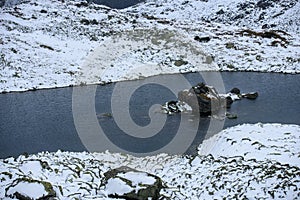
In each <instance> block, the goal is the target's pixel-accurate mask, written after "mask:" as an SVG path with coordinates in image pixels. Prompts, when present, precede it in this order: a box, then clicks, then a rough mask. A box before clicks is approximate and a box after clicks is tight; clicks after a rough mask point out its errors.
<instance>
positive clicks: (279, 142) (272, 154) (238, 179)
mask: <svg viewBox="0 0 300 200" xmlns="http://www.w3.org/2000/svg"><path fill="white" fill-rule="evenodd" d="M299 142H300V126H296V125H280V124H260V123H259V124H254V125H253V124H244V125H239V126H236V127H232V128H229V129H226V130H224V131H222V132H220V133H219V134H217V135H215V136H214V137H212V138H211V139H209V140H207V141H205V142H204V143H203V145H201V146H200V147H199V155H198V156H195V157H188V156H187V157H185V156H169V155H167V154H159V155H156V156H151V157H139V158H137V157H133V156H130V155H124V154H116V153H114V154H112V153H109V152H105V153H87V152H81V153H75V152H61V151H58V152H56V153H48V152H43V153H39V154H37V155H30V156H24V155H23V156H20V157H18V158H16V159H14V158H7V159H5V160H1V161H0V179H1V182H0V197H5V196H6V198H8V199H9V196H11V197H13V196H14V195H13V194H14V192H15V191H18V192H19V193H22V194H27V196H30V197H33V198H37V197H41V196H42V195H43V194H45V193H47V191H46V189H45V187H46V186H47V187H46V188H48V191H49V188H51V189H52V190H53V191H54V192H55V193H56V196H57V197H58V198H60V199H65V198H66V199H72V198H73V199H75V198H79V199H109V198H108V197H107V194H108V193H109V192H112V191H113V192H118V191H120V188H123V189H124V188H125V187H124V186H122V185H120V187H119V188H111V187H110V184H108V185H103V184H101V183H102V182H101V180H103V178H104V173H105V172H107V171H108V170H110V169H114V168H118V167H120V166H127V167H131V168H134V169H136V170H141V171H145V172H148V173H152V174H154V175H156V176H159V177H160V178H161V179H162V181H163V184H164V185H165V186H166V188H165V189H163V190H162V191H161V194H162V195H164V196H165V197H169V198H170V199H223V198H226V199H235V198H237V199H243V198H245V199H272V198H275V199H299V198H300V192H299V187H300V160H299V155H300V146H299ZM124 176H125V175H124ZM141 177H143V176H136V177H134V176H131V178H133V179H134V180H133V181H135V182H140V181H141V180H140V178H141ZM148 179H149V178H148ZM148 179H147V178H145V181H147V182H149V181H152V179H151V180H148ZM111 184H112V183H111ZM118 184H119V183H118ZM120 184H121V183H120ZM127 187H128V186H127ZM30 189H31V190H30ZM125 189H126V188H125ZM53 191H52V192H53Z"/></svg>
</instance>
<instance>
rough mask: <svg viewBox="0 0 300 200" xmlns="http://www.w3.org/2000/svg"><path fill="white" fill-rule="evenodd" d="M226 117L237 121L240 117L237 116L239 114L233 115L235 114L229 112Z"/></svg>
mask: <svg viewBox="0 0 300 200" xmlns="http://www.w3.org/2000/svg"><path fill="white" fill-rule="evenodd" d="M226 117H227V118H228V119H236V118H237V117H238V116H237V114H233V113H229V112H227V113H226Z"/></svg>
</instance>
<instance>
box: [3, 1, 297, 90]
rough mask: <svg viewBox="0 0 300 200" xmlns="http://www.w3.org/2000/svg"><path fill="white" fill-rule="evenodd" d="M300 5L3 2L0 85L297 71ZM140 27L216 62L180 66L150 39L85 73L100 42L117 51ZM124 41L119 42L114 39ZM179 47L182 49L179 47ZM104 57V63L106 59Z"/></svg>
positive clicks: (37, 85)
mask: <svg viewBox="0 0 300 200" xmlns="http://www.w3.org/2000/svg"><path fill="white" fill-rule="evenodd" d="M299 5H300V3H299V2H297V1H283V0H280V1H267V0H264V1H255V0H251V1H246V3H245V2H244V1H240V0H237V1H233V0H227V1H212V0H208V1H196V0H193V1H183V0H179V1H176V2H174V1H149V2H148V3H141V4H138V5H136V6H133V7H130V8H127V9H124V10H115V9H110V8H108V7H105V6H99V5H95V4H88V3H86V2H83V1H71V0H67V1H58V0H46V1H43V2H40V1H37V0H31V1H24V2H23V3H21V4H18V5H15V6H12V7H2V8H1V10H0V32H1V36H0V45H1V49H0V68H1V70H0V77H1V78H0V91H1V92H8V91H25V90H29V89H33V90H34V89H39V88H52V87H63V86H69V85H79V84H87V83H88V84H90V83H101V82H102V83H103V82H111V81H120V80H127V79H136V78H139V77H143V76H151V75H156V74H161V73H179V72H189V71H199V70H204V71H205V70H230V71H237V70H245V71H263V72H286V73H299V71H300V66H299V62H300V53H299V52H300V51H299V50H300V41H299ZM137 29H139V30H141V29H146V32H147V30H155V29H157V30H168V31H170V32H173V34H174V35H176V36H177V37H176V38H177V39H178V40H179V41H185V42H187V41H188V43H190V44H191V45H192V46H194V47H197V48H198V49H199V51H204V52H203V53H205V54H206V55H207V56H208V60H209V61H210V62H212V63H215V64H216V65H214V66H189V65H190V64H191V63H190V62H192V60H188V59H186V60H184V62H183V63H182V66H181V68H180V69H178V66H176V65H174V61H176V60H180V59H182V57H181V55H175V53H174V54H173V55H171V57H170V58H169V57H168V56H167V54H168V53H169V51H168V50H166V51H162V52H161V50H163V49H160V46H158V45H150V46H149V49H147V50H146V49H145V48H142V49H131V51H130V52H126V53H123V54H122V52H121V51H119V52H118V53H119V54H118V55H120V56H119V59H117V60H113V62H112V63H113V64H112V65H111V66H113V67H111V66H106V65H105V64H103V66H102V65H101V66H97V67H96V68H98V69H100V68H103V70H102V69H101V70H100V71H101V72H103V73H100V74H93V73H85V71H84V70H85V66H86V62H87V59H88V58H89V56H90V55H93V54H95V53H98V54H99V52H97V48H98V47H100V49H101V48H102V49H103V47H105V48H104V49H105V51H103V52H102V53H100V54H101V55H102V56H103V57H105V55H106V52H108V54H109V53H114V52H113V51H112V50H111V49H110V45H111V44H112V42H114V43H116V41H115V40H116V39H117V38H118V34H122V33H123V32H124V31H127V32H128V31H132V30H137ZM125 36H126V34H125ZM121 38H122V37H121ZM123 38H124V35H123ZM122 44H123V43H122V41H120V40H118V41H117V45H120V46H122ZM127 45H128V44H127ZM115 46H116V45H115ZM173 48H175V47H173ZM175 49H177V50H178V52H179V50H180V47H176V48H175ZM120 52H121V53H120ZM172 52H173V51H172ZM175 52H176V51H175ZM103 57H101V58H100V59H99V63H100V64H101V63H105V59H103ZM153 58H155V59H153ZM186 62H187V63H188V65H186ZM141 63H142V64H145V63H146V65H144V68H145V69H144V70H139V74H137V75H131V76H130V75H128V73H127V74H126V73H124V72H126V71H127V72H128V71H129V72H132V71H134V70H133V69H134V68H135V67H137V66H139V65H140V64H141ZM148 63H150V64H149V65H148ZM157 66H159V67H157ZM92 72H94V71H92ZM86 74H87V75H86ZM120 74H121V75H120Z"/></svg>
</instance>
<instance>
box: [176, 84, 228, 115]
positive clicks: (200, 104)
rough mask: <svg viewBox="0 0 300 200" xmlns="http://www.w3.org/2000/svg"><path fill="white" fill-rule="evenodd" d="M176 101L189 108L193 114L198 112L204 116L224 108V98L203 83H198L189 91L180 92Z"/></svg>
mask: <svg viewBox="0 0 300 200" xmlns="http://www.w3.org/2000/svg"><path fill="white" fill-rule="evenodd" d="M178 99H179V100H180V101H183V102H186V103H187V104H188V105H189V106H191V107H192V110H193V112H198V111H199V112H200V114H201V115H205V116H207V115H210V114H212V113H217V112H218V111H219V110H221V108H224V107H226V98H225V97H222V96H220V95H219V94H218V92H217V91H216V89H215V88H214V87H212V86H208V85H205V84H204V83H198V84H197V85H196V86H193V87H192V88H191V89H189V90H183V91H180V92H179V93H178Z"/></svg>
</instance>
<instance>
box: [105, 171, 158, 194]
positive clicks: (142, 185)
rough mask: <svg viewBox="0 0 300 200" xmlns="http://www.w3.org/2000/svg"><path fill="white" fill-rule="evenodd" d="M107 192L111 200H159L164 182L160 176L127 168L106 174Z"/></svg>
mask: <svg viewBox="0 0 300 200" xmlns="http://www.w3.org/2000/svg"><path fill="white" fill-rule="evenodd" d="M104 176H105V179H104V181H103V182H102V185H105V189H106V192H107V194H108V197H110V198H117V199H118V198H123V199H131V200H147V199H153V200H155V199H159V197H160V190H161V189H162V187H163V186H162V181H161V179H160V178H159V177H158V176H155V175H153V174H149V173H146V172H142V171H138V170H135V169H132V168H129V167H126V166H123V167H120V168H117V169H112V170H110V171H108V172H106V173H104Z"/></svg>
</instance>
